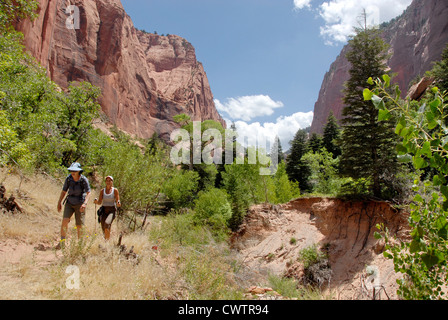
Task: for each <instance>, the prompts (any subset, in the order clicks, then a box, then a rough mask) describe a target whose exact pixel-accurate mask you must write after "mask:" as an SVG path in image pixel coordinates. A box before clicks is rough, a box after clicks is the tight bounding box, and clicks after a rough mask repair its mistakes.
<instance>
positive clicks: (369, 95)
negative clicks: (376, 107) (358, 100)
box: [362, 89, 373, 101]
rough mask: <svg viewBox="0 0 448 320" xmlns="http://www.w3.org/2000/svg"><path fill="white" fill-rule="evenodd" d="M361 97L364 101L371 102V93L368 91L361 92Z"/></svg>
mask: <svg viewBox="0 0 448 320" xmlns="http://www.w3.org/2000/svg"><path fill="white" fill-rule="evenodd" d="M362 94H363V96H364V100H365V101H370V100H372V97H373V92H372V91H370V89H364V91H363V92H362Z"/></svg>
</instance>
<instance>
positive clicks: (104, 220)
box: [101, 207, 117, 228]
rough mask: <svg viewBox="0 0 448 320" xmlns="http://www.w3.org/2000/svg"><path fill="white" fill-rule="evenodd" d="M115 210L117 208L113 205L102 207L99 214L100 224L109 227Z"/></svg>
mask: <svg viewBox="0 0 448 320" xmlns="http://www.w3.org/2000/svg"><path fill="white" fill-rule="evenodd" d="M116 211H117V209H116V208H115V207H104V213H103V214H102V215H101V225H103V226H104V227H106V228H110V226H111V225H112V222H113V221H114V219H115V212H116Z"/></svg>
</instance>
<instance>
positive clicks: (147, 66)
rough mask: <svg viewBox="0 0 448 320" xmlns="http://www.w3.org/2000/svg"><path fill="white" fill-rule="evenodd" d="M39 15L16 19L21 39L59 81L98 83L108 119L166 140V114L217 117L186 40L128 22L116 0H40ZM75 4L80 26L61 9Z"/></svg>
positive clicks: (134, 131)
mask: <svg viewBox="0 0 448 320" xmlns="http://www.w3.org/2000/svg"><path fill="white" fill-rule="evenodd" d="M39 2H40V8H39V17H38V18H37V19H36V20H35V21H33V22H32V23H31V22H29V21H25V22H22V23H20V24H19V25H18V29H19V30H20V31H22V32H23V33H24V35H25V46H26V48H27V49H28V50H29V51H30V52H31V54H32V55H33V56H34V57H36V59H37V60H38V61H39V62H40V63H41V64H42V65H43V66H44V67H45V68H47V70H48V73H49V76H50V77H51V79H52V80H53V81H55V82H56V83H57V84H58V85H60V86H61V87H63V88H66V87H67V86H68V83H69V82H71V81H89V82H91V83H92V84H93V85H95V86H98V87H100V88H101V90H102V96H101V97H100V104H101V106H102V109H103V111H104V113H105V114H106V115H107V116H108V118H109V120H110V122H112V123H114V124H116V125H117V126H118V127H119V128H120V129H122V130H124V131H126V132H128V133H130V134H134V135H136V136H138V137H143V138H148V137H150V136H152V134H153V133H154V132H156V133H157V134H159V135H160V136H161V137H163V138H165V139H167V138H168V137H169V134H170V132H171V131H172V130H173V128H176V127H177V124H176V123H174V122H173V120H172V119H173V116H175V115H177V114H179V113H186V114H188V115H190V117H191V118H192V119H193V120H206V119H213V120H217V121H220V122H221V123H223V124H224V121H223V119H222V118H221V116H220V115H219V113H218V112H217V110H216V108H215V104H214V102H213V95H212V92H211V89H210V85H209V82H208V79H207V75H206V73H205V71H204V68H203V66H202V64H201V63H199V62H198V61H197V60H196V54H195V49H194V48H193V46H192V45H191V44H190V43H188V42H187V41H186V40H185V39H183V38H181V37H178V36H175V35H170V36H159V35H155V34H149V33H144V32H142V31H139V30H137V29H136V28H134V25H133V23H132V20H131V18H130V17H129V16H128V15H127V14H126V12H125V11H124V9H123V6H122V4H121V2H120V0H89V1H85V0H71V1H68V0H39ZM69 5H75V6H77V7H78V8H79V17H80V20H79V22H80V23H79V29H77V30H74V29H69V28H67V27H66V20H67V18H68V17H69V14H67V13H66V10H65V9H66V8H67V6H69Z"/></svg>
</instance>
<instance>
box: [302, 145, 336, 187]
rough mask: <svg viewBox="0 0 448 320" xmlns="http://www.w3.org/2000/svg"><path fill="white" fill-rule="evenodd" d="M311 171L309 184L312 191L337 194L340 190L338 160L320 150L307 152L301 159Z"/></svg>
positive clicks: (325, 151) (325, 150)
mask: <svg viewBox="0 0 448 320" xmlns="http://www.w3.org/2000/svg"><path fill="white" fill-rule="evenodd" d="M302 160H303V161H304V162H305V163H307V164H308V166H309V167H310V169H311V176H310V183H311V185H312V186H313V191H315V192H318V193H323V194H332V193H337V192H338V190H339V189H340V185H341V180H342V179H341V178H339V175H338V170H337V168H338V164H339V159H334V158H333V154H332V153H330V152H328V151H327V149H325V148H322V149H321V150H319V151H318V152H312V151H310V152H308V153H307V154H305V155H304V156H303V157H302Z"/></svg>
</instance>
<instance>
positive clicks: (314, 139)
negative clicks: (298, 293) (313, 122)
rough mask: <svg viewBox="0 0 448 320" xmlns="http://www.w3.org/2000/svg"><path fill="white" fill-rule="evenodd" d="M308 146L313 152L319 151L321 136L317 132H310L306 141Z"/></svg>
mask: <svg viewBox="0 0 448 320" xmlns="http://www.w3.org/2000/svg"><path fill="white" fill-rule="evenodd" d="M308 147H309V149H310V150H311V151H313V152H319V151H320V149H321V148H322V137H321V136H320V135H318V134H317V133H312V134H311V137H310V140H309V141H308Z"/></svg>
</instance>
